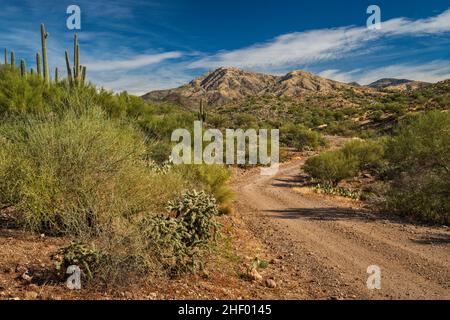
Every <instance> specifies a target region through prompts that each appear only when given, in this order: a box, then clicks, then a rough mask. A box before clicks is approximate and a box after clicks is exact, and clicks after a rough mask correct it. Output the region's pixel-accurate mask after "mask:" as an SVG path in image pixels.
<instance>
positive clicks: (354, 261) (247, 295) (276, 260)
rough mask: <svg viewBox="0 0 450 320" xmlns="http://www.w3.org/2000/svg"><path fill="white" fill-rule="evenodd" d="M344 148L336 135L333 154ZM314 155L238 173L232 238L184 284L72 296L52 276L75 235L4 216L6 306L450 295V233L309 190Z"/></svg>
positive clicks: (0, 289)
mask: <svg viewBox="0 0 450 320" xmlns="http://www.w3.org/2000/svg"><path fill="white" fill-rule="evenodd" d="M343 142H345V140H343V139H340V138H334V139H332V148H336V147H338V146H339V145H341V144H342V143H343ZM308 156H309V155H308V154H300V155H298V156H297V158H294V159H293V160H291V161H289V162H288V163H285V164H283V165H281V168H280V170H279V172H278V174H277V175H275V176H273V177H264V176H261V175H260V174H259V172H260V171H259V169H257V168H255V169H250V170H236V172H235V175H234V177H233V181H232V184H231V186H232V188H233V189H234V191H235V193H236V201H235V205H234V212H233V213H232V214H231V215H229V216H224V217H221V218H220V222H221V223H222V224H223V229H222V231H223V234H224V236H223V238H222V240H221V242H220V243H219V246H218V248H217V250H216V252H215V253H213V255H212V257H211V259H210V261H209V263H208V264H207V271H206V273H200V274H196V275H187V276H185V277H182V278H179V279H167V278H161V279H159V278H155V279H151V281H143V283H141V282H139V283H136V284H135V285H132V286H130V287H126V288H125V287H119V288H114V287H112V288H109V287H103V286H102V287H98V286H89V285H88V286H84V287H83V289H82V290H80V291H71V290H68V289H67V288H66V287H65V285H64V283H63V282H58V281H55V280H54V278H55V275H54V267H53V265H52V263H51V261H50V259H49V255H50V253H51V252H54V251H55V250H56V249H57V248H58V247H61V246H63V245H67V244H68V243H69V242H70V241H71V239H70V238H66V237H61V238H55V237H47V236H44V235H42V236H41V235H35V234H29V233H26V232H23V231H20V230H17V229H14V228H11V227H9V228H8V226H5V224H4V223H2V219H3V218H2V217H3V216H5V213H6V215H8V212H7V211H8V210H6V211H5V210H3V211H2V210H0V300H1V299H415V298H417V299H450V229H449V228H447V227H443V226H442V227H439V226H427V225H421V224H418V223H411V222H408V221H406V220H404V219H400V218H394V216H393V215H382V214H378V213H374V212H372V211H370V210H368V209H366V208H365V206H364V203H362V202H358V201H351V200H347V199H342V198H337V197H331V196H324V195H319V194H316V193H314V192H311V191H308V190H309V189H307V188H304V185H305V184H304V182H305V179H306V177H305V175H304V174H303V173H302V172H301V169H300V166H301V164H302V163H303V162H304V161H305V159H306V158H307V157H308ZM255 257H259V258H261V259H264V260H267V261H270V263H269V266H268V268H266V269H261V270H259V273H260V275H261V276H262V280H259V281H249V280H248V279H245V277H242V275H243V274H245V272H246V270H248V268H249V266H251V264H252V261H253V259H254V258H255ZM371 265H376V266H379V267H380V268H381V289H380V290H369V289H368V288H367V285H366V281H367V279H368V277H369V274H368V273H367V268H368V267H369V266H371ZM24 273H25V274H29V275H30V276H31V280H26V279H24V278H23V274H24ZM268 279H272V280H274V282H272V283H274V284H275V286H276V287H275V288H273V287H271V288H269V287H268V284H267V280H268Z"/></svg>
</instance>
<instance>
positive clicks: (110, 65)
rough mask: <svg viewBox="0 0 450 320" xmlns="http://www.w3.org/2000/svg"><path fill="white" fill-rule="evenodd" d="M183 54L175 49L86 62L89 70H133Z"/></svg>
mask: <svg viewBox="0 0 450 320" xmlns="http://www.w3.org/2000/svg"><path fill="white" fill-rule="evenodd" d="M182 55H183V54H182V53H181V52H178V51H173V52H164V53H158V54H147V55H137V56H132V57H130V58H128V59H123V60H95V61H93V62H88V63H86V65H87V67H88V69H89V71H93V72H98V71H112V70H114V71H120V70H132V69H137V68H142V67H146V66H149V65H153V64H156V63H161V62H162V61H164V60H167V59H176V58H180V57H182Z"/></svg>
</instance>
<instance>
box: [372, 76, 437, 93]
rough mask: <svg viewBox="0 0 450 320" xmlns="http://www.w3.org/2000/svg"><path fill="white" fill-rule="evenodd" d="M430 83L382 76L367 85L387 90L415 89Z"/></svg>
mask: <svg viewBox="0 0 450 320" xmlns="http://www.w3.org/2000/svg"><path fill="white" fill-rule="evenodd" d="M429 85H431V83H428V82H422V81H414V80H408V79H394V78H384V79H380V80H377V81H375V82H372V83H371V84H369V85H368V87H370V88H374V89H378V90H387V91H405V90H416V89H420V88H424V87H426V86H429Z"/></svg>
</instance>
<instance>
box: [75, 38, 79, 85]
mask: <svg viewBox="0 0 450 320" xmlns="http://www.w3.org/2000/svg"><path fill="white" fill-rule="evenodd" d="M73 78H74V80H75V85H79V84H80V47H79V45H78V35H77V34H76V33H75V35H74V36H73Z"/></svg>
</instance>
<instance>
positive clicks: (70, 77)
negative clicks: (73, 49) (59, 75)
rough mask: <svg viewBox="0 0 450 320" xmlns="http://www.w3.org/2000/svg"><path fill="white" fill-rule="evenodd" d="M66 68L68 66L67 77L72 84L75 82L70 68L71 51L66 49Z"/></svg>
mask: <svg viewBox="0 0 450 320" xmlns="http://www.w3.org/2000/svg"><path fill="white" fill-rule="evenodd" d="M66 68H67V79H69V83H70V85H72V84H73V78H72V69H71V68H70V60H69V52H67V50H66Z"/></svg>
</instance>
